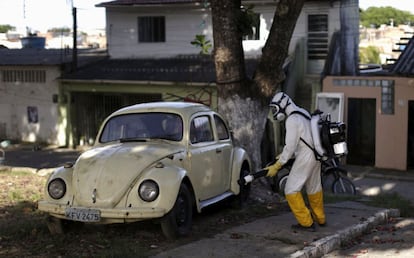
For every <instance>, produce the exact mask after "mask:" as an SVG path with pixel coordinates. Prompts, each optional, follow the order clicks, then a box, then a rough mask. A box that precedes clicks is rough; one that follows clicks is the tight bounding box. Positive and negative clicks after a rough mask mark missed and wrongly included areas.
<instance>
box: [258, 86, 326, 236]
mask: <svg viewBox="0 0 414 258" xmlns="http://www.w3.org/2000/svg"><path fill="white" fill-rule="evenodd" d="M270 108H271V111H272V114H273V118H274V119H275V120H277V121H283V120H286V126H285V127H286V138H285V146H284V148H283V151H282V153H281V154H280V155H279V156H278V157H277V158H276V159H277V161H276V163H275V164H273V165H271V166H268V167H267V168H266V169H268V172H267V176H269V177H273V176H275V175H276V173H277V172H278V171H279V170H280V168H281V167H282V166H283V164H285V163H286V162H287V161H289V159H291V158H293V157H295V162H294V163H293V166H292V169H291V171H290V173H289V177H288V179H287V181H286V185H285V196H286V200H287V201H288V204H289V207H290V209H291V210H292V213H293V214H294V216H295V218H296V220H297V221H298V223H299V224H297V225H292V229H294V230H306V231H315V229H316V227H315V223H314V220H315V221H316V222H317V223H318V224H319V225H320V226H324V225H325V223H326V221H325V211H324V206H323V191H322V185H321V174H320V173H321V164H320V162H319V161H318V160H316V157H315V154H314V152H313V150H312V149H311V148H310V147H313V145H314V144H313V140H312V132H311V124H310V118H311V117H310V115H309V113H308V112H307V111H306V110H304V109H303V108H300V107H298V106H296V105H295V103H293V101H292V100H291V98H290V97H289V96H288V95H286V94H285V93H283V92H279V93H277V94H276V95H275V96H274V97H273V99H272V102H271V103H270ZM304 141H305V142H306V143H307V144H309V145H310V146H307V144H306V143H305V142H304ZM304 186H305V189H306V193H307V196H308V200H309V205H310V208H311V209H308V207H307V206H306V205H305V202H304V199H303V196H302V188H303V187H304Z"/></svg>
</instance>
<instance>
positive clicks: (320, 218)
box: [308, 191, 326, 225]
mask: <svg viewBox="0 0 414 258" xmlns="http://www.w3.org/2000/svg"><path fill="white" fill-rule="evenodd" d="M308 200H309V205H310V206H311V208H312V215H313V217H314V218H315V220H316V222H318V224H319V225H325V223H326V219H325V210H324V208H323V192H322V191H320V192H317V193H314V194H308Z"/></svg>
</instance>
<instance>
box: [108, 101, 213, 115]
mask: <svg viewBox="0 0 414 258" xmlns="http://www.w3.org/2000/svg"><path fill="white" fill-rule="evenodd" d="M202 111H211V109H210V108H209V107H208V106H206V105H203V104H200V103H193V102H148V103H141V104H135V105H132V106H127V107H124V108H121V109H119V110H117V111H115V112H114V113H112V115H111V116H114V115H121V114H129V113H137V112H169V113H179V114H181V115H183V116H190V115H191V114H194V113H196V112H202Z"/></svg>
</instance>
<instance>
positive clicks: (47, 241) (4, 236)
mask: <svg viewBox="0 0 414 258" xmlns="http://www.w3.org/2000/svg"><path fill="white" fill-rule="evenodd" d="M45 182H46V178H45V177H42V176H39V175H36V174H32V173H18V172H0V185H1V186H2V187H1V188H0V256H7V257H28V256H30V257H45V256H54V257H58V256H60V257H94V256H99V257H107V256H124V257H127V256H128V257H131V256H132V257H148V256H151V255H155V254H157V253H159V252H162V251H164V250H167V249H171V248H174V247H177V246H179V245H183V244H186V243H189V242H192V241H196V240H199V239H201V238H206V237H211V236H213V235H215V234H218V233H220V232H223V231H224V230H226V229H228V228H231V227H234V226H237V225H241V224H244V223H248V222H251V221H253V220H255V219H257V218H264V217H268V216H273V215H277V214H280V213H283V212H287V211H288V210H289V208H288V206H287V204H286V203H284V202H280V201H279V198H278V195H277V194H275V193H273V192H272V191H270V187H269V186H268V185H267V182H266V180H257V181H255V182H254V183H253V187H252V194H251V198H250V200H249V201H248V203H247V204H246V206H245V207H243V208H242V209H234V208H231V207H230V206H229V205H228V203H227V202H223V203H221V204H219V205H216V206H214V207H210V208H208V209H207V210H205V211H204V212H203V213H202V214H197V215H195V217H194V222H193V228H192V233H191V235H190V236H188V237H186V238H182V239H179V240H176V241H169V240H167V239H166V238H165V237H164V236H163V235H162V232H161V229H160V226H159V224H157V223H156V222H155V221H147V222H139V223H131V224H114V225H84V226H81V225H80V224H74V225H73V229H72V230H71V231H70V232H68V233H67V234H64V235H54V236H51V235H50V233H49V231H48V229H47V226H46V223H45V219H46V217H47V214H45V213H43V212H40V211H39V210H37V201H38V200H39V199H41V198H42V195H43V188H44V184H45Z"/></svg>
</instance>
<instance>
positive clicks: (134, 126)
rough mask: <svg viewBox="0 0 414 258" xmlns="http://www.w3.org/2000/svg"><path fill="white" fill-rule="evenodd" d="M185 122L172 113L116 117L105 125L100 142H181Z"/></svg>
mask: <svg viewBox="0 0 414 258" xmlns="http://www.w3.org/2000/svg"><path fill="white" fill-rule="evenodd" d="M182 138H183V121H182V119H181V117H180V116H179V115H177V114H172V113H135V114H125V115H119V116H114V117H112V118H111V119H110V120H108V122H107V123H106V124H105V127H104V128H103V130H102V134H101V136H100V139H99V142H101V143H106V142H111V141H117V140H121V141H144V140H147V139H165V140H171V141H181V139H182Z"/></svg>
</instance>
